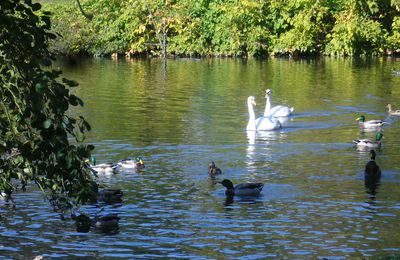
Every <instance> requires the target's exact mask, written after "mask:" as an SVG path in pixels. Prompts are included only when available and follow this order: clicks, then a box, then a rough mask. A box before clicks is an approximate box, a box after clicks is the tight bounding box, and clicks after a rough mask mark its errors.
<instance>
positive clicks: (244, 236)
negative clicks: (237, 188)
mask: <svg viewBox="0 0 400 260" xmlns="http://www.w3.org/2000/svg"><path fill="white" fill-rule="evenodd" d="M399 62H400V59H397V60H396V59H378V58H377V59H359V60H354V59H330V58H324V59H316V60H314V59H313V60H308V59H307V60H292V59H268V60H264V61H257V60H248V61H243V60H235V59H214V60H211V59H204V60H203V59H202V60H193V59H177V60H168V66H167V70H166V71H165V72H163V69H162V63H161V62H160V60H155V59H154V60H135V59H133V60H129V61H126V60H119V61H112V60H105V59H92V60H84V61H80V62H78V63H77V64H75V65H68V64H67V63H61V65H60V66H61V68H62V69H63V70H64V74H65V76H67V77H68V78H72V79H75V80H77V81H79V82H80V83H81V86H80V87H79V88H77V89H76V91H77V94H78V96H80V97H81V98H82V99H83V100H84V101H85V107H84V108H83V109H79V110H77V111H72V113H79V114H81V115H83V116H84V117H85V118H86V119H87V120H88V121H89V122H90V123H91V125H92V128H93V130H92V131H91V132H90V133H89V134H88V135H87V139H86V141H87V142H88V143H92V144H94V145H95V146H96V149H95V151H94V155H95V156H96V158H97V162H116V161H118V160H120V159H123V158H126V157H135V156H136V155H139V154H140V155H142V156H143V158H144V160H145V163H146V168H145V169H144V170H143V171H141V172H128V171H126V172H119V173H117V174H115V175H112V176H108V177H105V176H100V178H99V182H100V183H101V184H102V185H104V186H106V187H110V188H121V189H122V190H123V192H124V197H123V202H122V203H120V204H113V205H104V204H99V205H85V206H84V207H82V208H81V209H80V212H83V213H87V214H90V215H92V216H94V215H96V214H106V213H117V214H118V216H119V217H120V218H121V219H120V222H119V229H118V231H117V232H114V233H112V234H104V233H103V232H100V231H99V230H95V229H92V230H91V231H90V232H88V233H79V232H76V227H75V224H74V222H73V221H72V220H71V219H66V220H61V219H60V216H59V214H57V213H55V212H52V211H51V209H50V208H49V206H48V203H47V202H46V201H44V199H43V197H42V196H41V194H40V192H38V191H36V190H34V189H31V190H29V191H28V192H26V193H17V194H15V195H14V200H15V203H16V206H15V207H11V205H9V204H6V203H4V202H0V205H1V206H0V214H1V218H0V241H1V242H0V256H2V257H4V258H16V259H29V258H33V257H34V256H38V255H42V256H44V257H45V258H47V257H52V258H57V257H59V258H73V257H89V258H90V257H93V258H94V257H103V258H125V259H126V258H128V259H129V258H130V259H143V258H148V259H156V258H186V259H187V258H190V259H257V258H262V259H265V258H279V259H282V258H283V259H310V258H314V259H322V258H326V259H345V258H375V257H388V256H396V257H400V225H399V219H400V188H399V186H400V160H399V158H400V156H399V155H400V138H399V135H400V123H399V118H396V117H388V116H387V109H386V105H387V104H388V103H391V104H392V105H393V107H394V109H400V77H399V76H395V75H392V73H391V70H392V67H396V66H397V67H400V66H399V64H400V63H399ZM267 88H270V89H272V91H273V94H272V95H273V99H272V102H273V104H275V105H276V104H287V105H290V106H294V108H295V111H294V115H293V116H292V117H291V118H290V121H289V122H288V125H287V126H286V127H284V128H282V129H280V130H277V131H272V132H264V133H257V134H251V133H247V132H246V131H245V127H246V124H247V121H248V111H247V105H246V100H247V97H248V96H250V95H253V96H255V97H256V101H257V106H256V111H257V112H256V113H257V115H260V114H261V113H262V112H263V110H264V106H265V98H264V93H265V89H267ZM361 114H363V115H365V116H366V118H367V120H368V119H385V120H386V121H387V122H388V123H389V124H388V125H385V126H384V129H383V134H384V139H383V145H382V148H381V149H379V150H377V163H378V164H379V165H380V167H381V168H382V179H381V183H380V186H379V187H378V188H377V190H376V194H371V192H367V191H368V190H367V189H366V188H365V187H364V179H363V170H364V167H365V164H366V163H367V162H368V160H369V153H368V152H366V151H357V150H356V149H355V147H354V146H353V144H352V140H353V139H356V138H363V137H368V138H370V137H373V136H374V134H375V132H362V131H360V129H359V128H358V125H357V122H356V121H355V119H356V118H357V117H358V116H359V115H361ZM211 161H215V162H216V164H217V166H219V167H220V168H221V169H222V171H223V175H221V176H219V177H218V180H222V179H223V178H228V179H231V180H232V181H233V182H234V183H235V184H237V183H242V182H250V181H254V182H263V183H265V186H264V190H263V192H262V195H261V196H260V197H258V198H255V199H251V200H248V199H240V198H236V197H235V198H234V200H233V201H232V200H227V199H226V197H225V194H224V191H225V190H224V188H223V187H222V186H221V185H220V184H218V183H217V184H216V183H215V180H212V179H211V178H210V177H209V176H208V174H207V167H208V164H209V163H210V162H211ZM2 257H0V258H2Z"/></svg>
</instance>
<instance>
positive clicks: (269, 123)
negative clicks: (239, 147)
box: [246, 96, 281, 131]
mask: <svg viewBox="0 0 400 260" xmlns="http://www.w3.org/2000/svg"><path fill="white" fill-rule="evenodd" d="M255 105H256V101H255V98H254V97H253V96H249V97H248V98H247V108H248V111H249V121H248V123H247V127H246V130H247V131H271V130H275V129H279V128H281V123H280V122H279V121H278V120H276V119H274V118H271V117H259V118H257V119H256V115H255V113H254V108H253V106H255Z"/></svg>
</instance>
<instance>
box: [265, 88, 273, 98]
mask: <svg viewBox="0 0 400 260" xmlns="http://www.w3.org/2000/svg"><path fill="white" fill-rule="evenodd" d="M271 93H272V90H270V89H267V90H265V98H267V97H269V96H270V95H271Z"/></svg>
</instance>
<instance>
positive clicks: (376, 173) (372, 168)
mask: <svg viewBox="0 0 400 260" xmlns="http://www.w3.org/2000/svg"><path fill="white" fill-rule="evenodd" d="M369 153H370V156H371V160H370V161H369V162H368V163H367V164H366V165H365V178H370V179H372V178H373V179H379V178H380V177H381V169H380V167H379V165H378V164H377V163H376V162H375V156H376V153H375V150H371V151H370V152H369Z"/></svg>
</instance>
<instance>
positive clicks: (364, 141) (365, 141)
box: [353, 132, 383, 148]
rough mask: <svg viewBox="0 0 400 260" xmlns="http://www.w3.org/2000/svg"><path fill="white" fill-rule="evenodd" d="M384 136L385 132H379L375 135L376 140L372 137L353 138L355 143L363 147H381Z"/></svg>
mask: <svg viewBox="0 0 400 260" xmlns="http://www.w3.org/2000/svg"><path fill="white" fill-rule="evenodd" d="M382 138H383V134H382V133H381V132H377V133H376V135H375V141H372V140H371V139H355V140H353V143H355V144H356V146H357V147H361V148H380V147H381V146H382Z"/></svg>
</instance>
